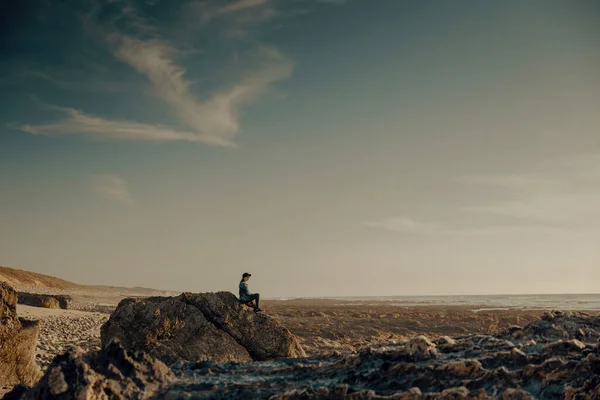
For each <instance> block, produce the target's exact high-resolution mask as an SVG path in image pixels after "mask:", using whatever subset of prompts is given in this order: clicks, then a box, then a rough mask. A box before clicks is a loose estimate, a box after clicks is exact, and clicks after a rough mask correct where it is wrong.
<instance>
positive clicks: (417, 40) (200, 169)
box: [0, 0, 600, 296]
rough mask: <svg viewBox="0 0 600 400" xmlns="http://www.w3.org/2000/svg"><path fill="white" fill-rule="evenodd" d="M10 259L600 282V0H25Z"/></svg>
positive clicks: (66, 266)
mask: <svg viewBox="0 0 600 400" xmlns="http://www.w3.org/2000/svg"><path fill="white" fill-rule="evenodd" d="M1 7H3V8H2V9H0V10H1V11H2V13H3V14H4V15H6V16H8V18H7V20H6V21H7V23H3V24H2V28H0V37H2V39H1V42H0V100H1V103H2V107H0V204H1V206H2V207H0V238H1V240H0V254H1V255H2V258H0V264H3V265H7V266H12V267H16V268H22V269H27V270H33V271H38V272H42V273H47V274H52V275H56V276H60V277H63V278H66V279H71V280H74V281H77V282H81V283H91V284H112V285H127V286H150V287H158V288H166V289H173V290H191V291H213V290H222V289H225V290H235V285H236V282H237V279H238V275H240V274H241V273H242V272H244V271H250V272H252V273H253V277H254V278H255V279H254V280H253V290H257V291H258V290H260V291H261V292H263V293H264V294H265V295H267V296H323V295H340V296H341V295H401V294H411V295H412V294H470V293H484V294H485V293H563V292H597V287H596V286H595V285H594V282H597V281H598V279H599V278H600V273H599V272H598V271H599V270H598V268H597V266H598V263H599V262H600V252H599V251H598V250H597V238H598V234H599V233H600V210H599V209H598V207H597V204H599V201H600V132H599V127H600V117H599V116H598V115H600V113H598V110H599V109H600V94H599V93H600V76H599V74H600V73H599V72H598V71H600V52H599V50H598V49H599V47H598V38H599V37H600V7H599V6H598V4H597V2H595V1H575V2H565V1H527V2H523V1H512V0H508V1H489V2H480V1H454V2H448V1H430V2H420V1H396V0H379V1H367V0H346V1H341V0H338V1H334V0H329V1H326V0H322V1H317V0H290V1H276V0H237V1H210V0H206V1H200V0H199V1H171V2H167V1H160V0H146V1H132V0H111V1H98V0H88V1H64V2H51V1H37V2H33V3H31V2H29V4H28V5H22V4H13V5H3V6H1Z"/></svg>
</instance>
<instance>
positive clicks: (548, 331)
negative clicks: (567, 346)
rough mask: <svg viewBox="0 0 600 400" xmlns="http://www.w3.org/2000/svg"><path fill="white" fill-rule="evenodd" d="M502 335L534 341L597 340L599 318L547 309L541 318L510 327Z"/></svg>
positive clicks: (599, 328) (599, 335)
mask: <svg viewBox="0 0 600 400" xmlns="http://www.w3.org/2000/svg"><path fill="white" fill-rule="evenodd" d="M502 337H504V338H508V339H524V338H526V339H530V340H535V341H556V340H571V339H577V340H580V341H597V340H599V339H600V318H598V317H591V316H590V315H588V314H586V313H582V312H572V311H561V310H556V311H548V312H547V313H546V314H545V315H544V316H543V317H542V318H541V319H539V320H537V321H533V322H531V323H529V324H528V325H526V326H525V327H523V328H521V327H519V326H513V327H510V328H509V329H507V331H506V332H504V333H503V334H502Z"/></svg>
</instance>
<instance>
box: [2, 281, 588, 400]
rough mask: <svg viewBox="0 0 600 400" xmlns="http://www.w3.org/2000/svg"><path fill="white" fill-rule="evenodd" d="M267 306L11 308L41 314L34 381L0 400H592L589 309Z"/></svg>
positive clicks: (188, 300) (196, 297) (85, 300)
mask: <svg viewBox="0 0 600 400" xmlns="http://www.w3.org/2000/svg"><path fill="white" fill-rule="evenodd" d="M40 291H42V290H40ZM50 294H52V293H50ZM65 294H70V293H65ZM115 299H118V300H120V298H117V297H115V296H113V297H112V298H111V297H110V295H106V296H104V297H101V298H94V297H93V295H91V294H86V293H80V294H79V295H75V296H73V301H72V303H70V305H71V306H74V307H79V308H82V309H84V310H97V309H98V307H99V306H102V307H106V308H105V309H106V310H107V311H110V310H114V309H115V306H116V303H117V301H118V300H116V301H115ZM98 300H100V301H98ZM74 307H72V308H74ZM264 308H265V310H266V312H265V313H264V314H260V315H256V314H254V313H253V312H251V310H249V309H247V308H245V307H243V306H241V305H240V304H239V303H238V302H237V300H236V298H235V296H233V295H231V294H230V293H226V292H221V293H205V294H191V293H188V294H182V295H180V296H177V297H145V298H131V299H128V300H125V301H122V302H121V304H120V306H119V308H118V309H117V310H116V311H115V312H114V313H113V314H112V316H111V315H110V314H108V313H98V312H90V311H81V310H72V309H70V310H61V309H44V308H39V307H29V306H24V305H19V306H18V309H19V316H20V317H23V318H25V319H28V320H35V321H38V322H35V324H36V325H35V329H37V331H38V332H39V335H38V339H37V347H36V349H35V361H36V363H35V364H38V365H39V366H40V367H41V371H42V372H43V373H44V376H43V378H42V379H41V380H39V381H38V383H37V384H36V385H35V386H33V387H32V388H31V387H27V386H16V387H15V388H14V389H13V391H12V392H10V393H8V394H7V395H6V397H5V399H7V400H8V399H21V400H26V399H41V398H56V399H70V398H79V397H82V398H90V399H95V398H122V399H126V398H139V399H186V398H189V399H239V398H243V399H273V400H277V399H281V400H283V399H323V400H324V399H346V398H348V399H494V398H501V399H534V398H539V399H562V398H567V399H590V400H591V399H599V398H600V344H599V338H600V316H599V315H597V313H588V314H586V313H582V312H570V311H565V312H563V311H555V312H544V311H536V310H529V311H527V310H505V311H489V312H478V313H473V312H471V311H470V310H468V309H464V308H460V307H455V308H452V307H437V308H436V307H408V308H398V307H387V306H386V305H381V306H379V307H373V305H368V306H367V305H366V306H364V307H360V306H352V308H348V307H344V306H340V305H335V304H334V305H332V304H330V303H327V302H325V303H322V304H315V302H314V301H312V302H310V303H309V304H305V305H302V304H301V303H298V302H294V303H285V302H275V301H270V302H269V301H267V302H265V306H264ZM109 319H110V320H111V322H110V323H107V321H109ZM24 326H28V325H27V324H25V325H24ZM103 326H104V328H102V327H103ZM288 329H289V331H288ZM101 332H102V334H101ZM207 343H211V344H210V346H207V345H206V344H207ZM275 343H278V344H277V346H279V348H280V350H279V351H278V353H272V354H271V353H264V352H265V351H271V350H270V349H272V348H274V347H273V346H274V344H275ZM216 349H220V350H219V351H220V352H221V353H223V352H228V351H233V350H232V349H235V350H236V352H235V353H231V355H227V354H221V353H219V354H216V353H215V351H216ZM304 352H305V353H306V354H307V356H302V354H304ZM234 354H237V356H233V355H234ZM155 357H156V358H155ZM287 357H291V358H287ZM161 360H162V361H161ZM193 360H200V361H193ZM37 379H38V378H36V380H37ZM7 389H9V388H7ZM2 394H3V393H2V391H0V396H2Z"/></svg>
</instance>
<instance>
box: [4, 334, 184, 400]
mask: <svg viewBox="0 0 600 400" xmlns="http://www.w3.org/2000/svg"><path fill="white" fill-rule="evenodd" d="M173 380H174V376H173V374H172V373H171V370H170V369H169V368H168V367H167V366H166V365H165V364H163V363H162V362H160V361H158V360H156V359H154V358H152V357H150V356H149V355H147V354H144V353H142V352H128V351H126V350H125V349H123V347H122V346H121V345H120V344H119V343H117V342H111V343H110V344H108V345H107V346H106V348H105V349H104V350H102V351H99V352H92V353H83V352H82V351H81V349H74V350H72V351H70V352H68V353H65V354H63V355H61V356H58V357H56V358H55V359H54V361H53V362H52V364H51V365H50V367H49V368H48V370H47V371H46V373H45V374H44V376H43V378H42V379H41V380H40V381H39V382H38V383H37V384H36V385H35V386H34V387H33V388H31V389H30V390H28V391H24V390H23V388H16V389H15V390H13V392H11V393H9V394H7V396H10V397H8V398H11V399H20V400H34V399H64V400H67V399H90V400H96V399H98V400H100V399H123V400H125V399H133V398H135V399H140V400H141V399H151V398H156V394H157V393H158V392H159V391H160V390H161V389H162V388H164V387H165V386H166V385H167V384H168V383H170V382H172V381H173ZM5 398H7V397H5Z"/></svg>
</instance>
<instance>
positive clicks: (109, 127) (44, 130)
mask: <svg viewBox="0 0 600 400" xmlns="http://www.w3.org/2000/svg"><path fill="white" fill-rule="evenodd" d="M56 109H57V110H60V111H62V112H63V113H64V114H66V115H67V118H65V119H62V120H60V121H58V122H56V123H52V124H45V125H27V124H26V125H21V126H18V127H17V128H18V129H20V130H22V131H24V132H27V133H31V134H34V135H49V136H60V135H87V136H91V137H93V138H97V139H102V140H145V141H157V142H166V141H174V140H179V141H188V142H207V143H210V144H213V145H221V146H226V145H230V143H228V142H224V141H219V140H218V138H212V137H205V136H200V135H197V134H196V133H194V132H186V131H179V130H176V129H172V128H169V127H166V126H161V125H153V124H143V123H139V122H132V121H124V120H111V119H107V118H101V117H96V116H93V115H88V114H85V113H82V112H80V111H77V110H75V109H73V108H61V107H56Z"/></svg>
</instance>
